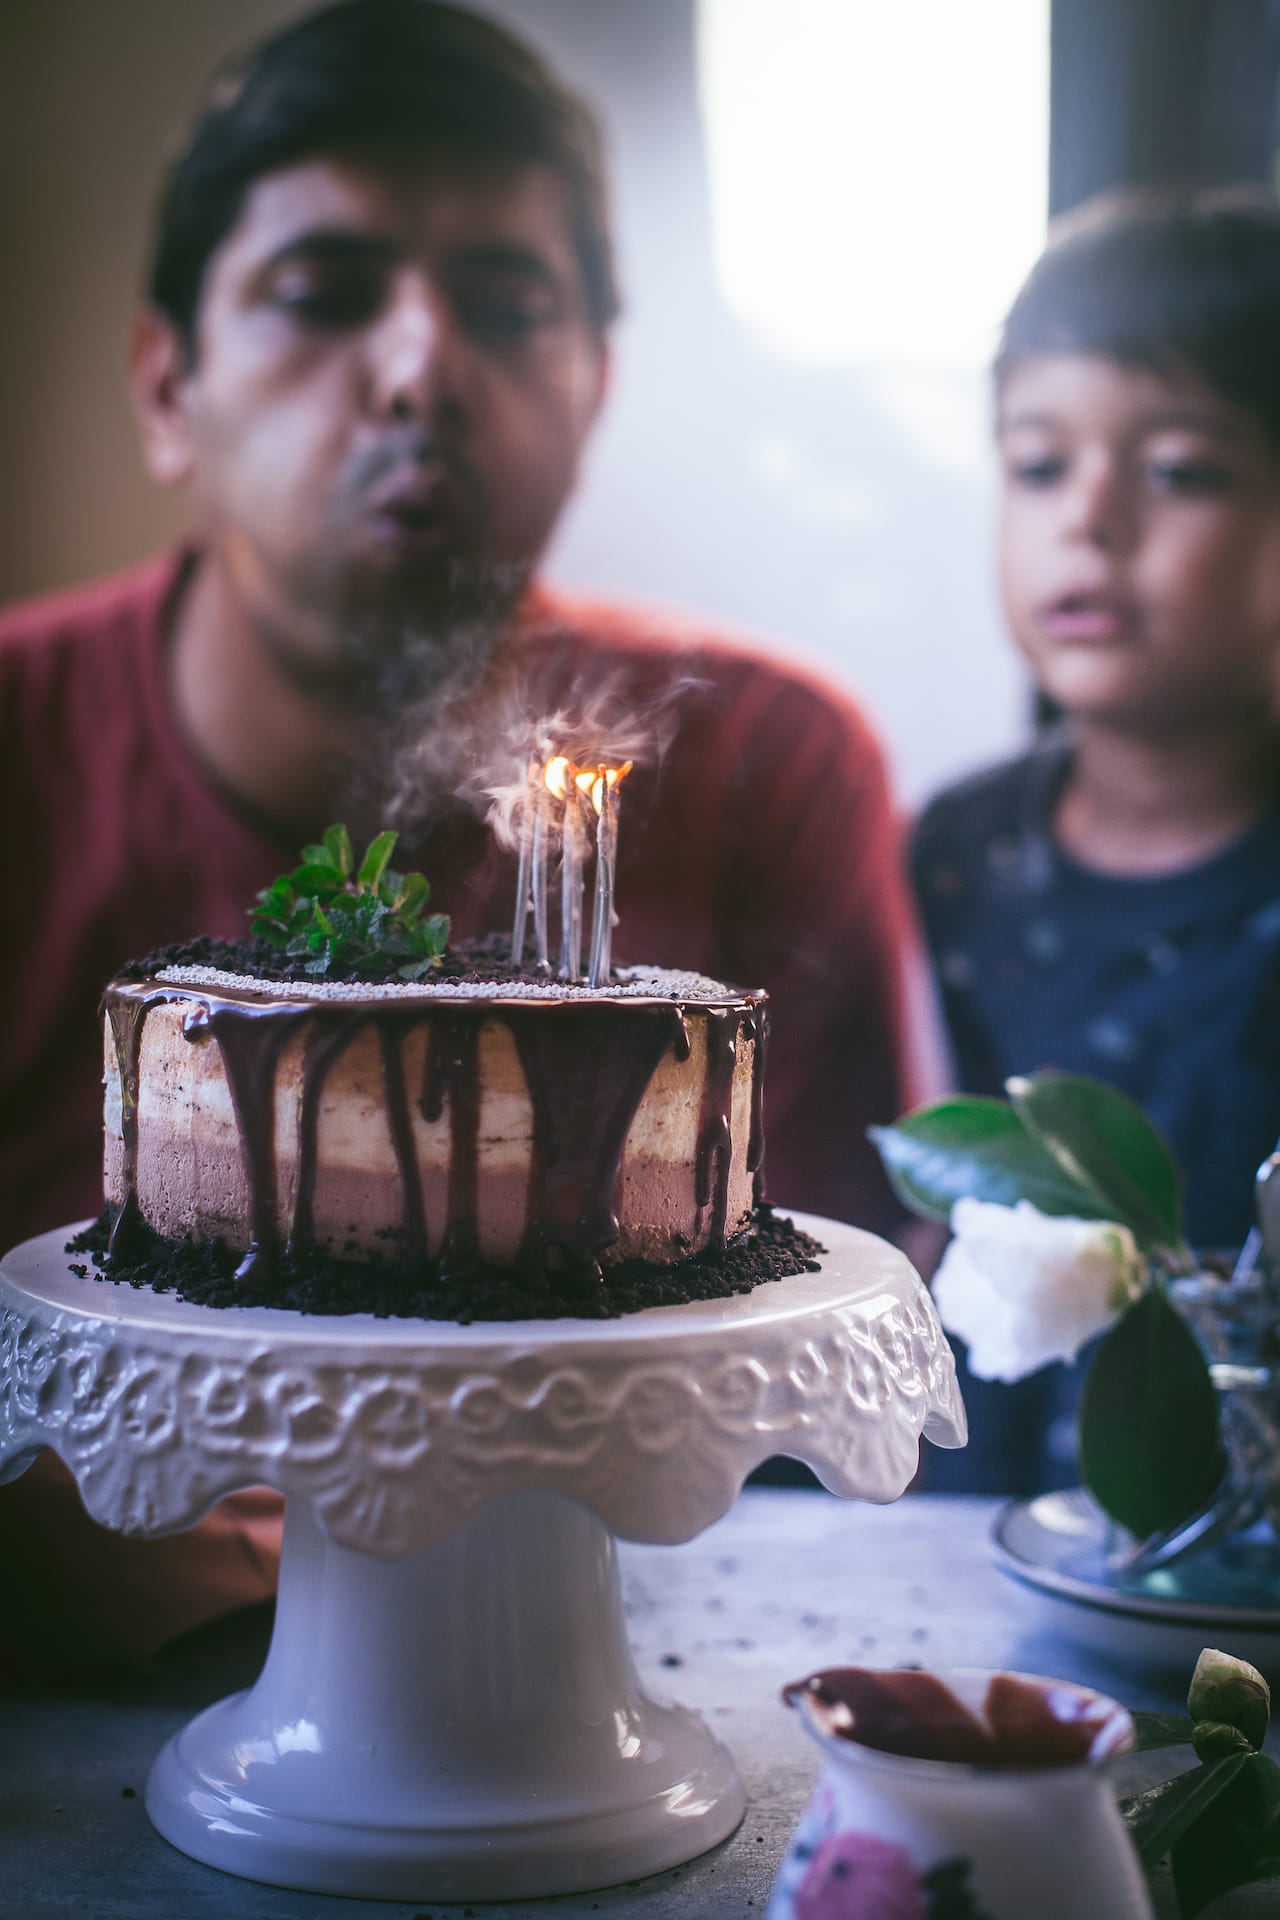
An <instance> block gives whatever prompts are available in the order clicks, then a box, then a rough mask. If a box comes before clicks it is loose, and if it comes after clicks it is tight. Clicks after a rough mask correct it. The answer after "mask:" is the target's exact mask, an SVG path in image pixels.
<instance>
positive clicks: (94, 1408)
mask: <svg viewBox="0 0 1280 1920" xmlns="http://www.w3.org/2000/svg"><path fill="white" fill-rule="evenodd" d="M799 1217H800V1219H801V1223H802V1224H804V1225H806V1226H807V1227H808V1228H809V1229H810V1231H812V1232H814V1233H816V1234H817V1235H818V1236H819V1237H820V1238H821V1239H822V1241H823V1242H824V1244H825V1245H826V1247H827V1248H828V1249H829V1251H828V1254H827V1256H826V1257H825V1258H824V1260H823V1263H822V1268H821V1271H820V1272H818V1273H814V1274H800V1275H797V1276H795V1277H794V1278H791V1279H788V1280H784V1281H780V1282H774V1283H770V1284H766V1285H764V1286H761V1287H758V1288H756V1289H755V1291H754V1292H752V1293H750V1294H746V1295H739V1296H736V1297H734V1298H733V1299H730V1300H724V1301H714V1302H702V1303H698V1304H695V1305H691V1306H682V1307H662V1308H654V1309H650V1310H648V1311H646V1312H644V1313H641V1314H635V1315H631V1316H628V1317H627V1318H625V1319H622V1320H614V1321H584V1320H553V1321H520V1322H487V1323H479V1324H476V1325H473V1326H469V1327H464V1326H457V1325H453V1324H452V1323H449V1324H446V1323H442V1322H436V1321H433V1322H425V1321H411V1320H378V1319H375V1318H373V1317H372V1316H370V1315H364V1314H360V1315H348V1316H343V1317H332V1318H321V1317H311V1316H304V1315H300V1314H295V1313H284V1312H276V1311H273V1310H271V1309H267V1308H245V1309H232V1310H230V1311H226V1312H214V1311H211V1310H210V1309H208V1308H204V1307H198V1306H194V1305H190V1304H188V1303H186V1302H183V1301H179V1300H176V1299H174V1298H173V1297H172V1296H169V1295H161V1294H153V1293H148V1292H135V1291H133V1290H131V1289H126V1288H118V1287H113V1286H111V1285H108V1284H106V1283H104V1282H102V1281H99V1280H96V1279H95V1278H94V1277H93V1276H92V1274H90V1275H89V1276H88V1277H86V1278H83V1279H82V1278H80V1277H78V1276H77V1275H76V1274H74V1273H73V1272H72V1271H71V1266H70V1262H69V1259H68V1256H67V1255H66V1253H65V1252H64V1247H65V1243H66V1240H67V1238H68V1237H69V1234H70V1232H71V1231H72V1229H63V1230H61V1231H59V1232H55V1233H50V1234H45V1235H44V1236H42V1237H41V1238H39V1239H36V1240H31V1241H28V1242H26V1243H25V1244H24V1245H23V1246H21V1247H18V1248H16V1249H15V1250H14V1251H13V1252H12V1253H11V1254H9V1255H8V1256H7V1257H6V1258H5V1260H4V1261H3V1262H2V1263H0V1477H3V1478H13V1477H15V1476H16V1474H18V1473H20V1472H21V1471H23V1469H24V1468H25V1466H26V1465H28V1464H29V1462H30V1460H31V1458H32V1457H33V1455H34V1453H35V1451H36V1450H37V1449H38V1448H40V1447H42V1446H50V1447H53V1448H54V1449H55V1450H56V1451H57V1452H58V1453H59V1454H60V1455H61V1456H62V1458H63V1460H64V1461H65V1462H66V1464H67V1465H68V1466H69V1467H70V1468H71V1470H72V1472H73V1473H74V1474H75V1476H76V1478H77V1481H78V1483H79V1487H80V1492H81V1496H82V1498H83V1499H84V1502H85V1505H86V1506H87V1508H88V1509H89V1511H90V1513H92V1514H93V1515H94V1517H95V1518H96V1519H98V1520H100V1521H101V1522H103V1524H104V1525H107V1526H111V1527H116V1528H119V1529H121V1530H123V1531H126V1532H136V1533H148V1532H161V1531H166V1532H167V1531H173V1530H176V1529H179V1528H182V1527H185V1526H190V1525H192V1524H193V1523H194V1522H195V1521H196V1520H197V1519H198V1518H199V1517H200V1516H201V1514H203V1513H204V1512H206V1511H207V1510H208V1508H209V1507H210V1506H211V1505H212V1504H213V1502H214V1501H215V1500H217V1499H218V1498H219V1497H221V1495H223V1494H225V1493H229V1492H232V1491H234V1490H235V1489H237V1488H241V1487H246V1486H251V1485H263V1484H265V1485H269V1486H273V1487H277V1488H279V1489H280V1491H281V1492H283V1493H284V1494H285V1495H286V1498H287V1509H286V1520H285V1538H284V1553H283V1560H282V1564H281V1572H280V1599H279V1606H278V1610H277V1617H276V1625H275V1631H274V1634H273V1638H272V1643H271V1647H270V1650H269V1652H268V1655H267V1660H266V1664H265V1666H264V1668H263V1672H262V1675H261V1677H260V1678H259V1680H258V1681H257V1683H256V1684H255V1685H254V1686H253V1687H252V1688H250V1689H249V1690H248V1691H247V1692H245V1693H243V1694H239V1695H236V1696H233V1697H232V1698H230V1699H228V1700H224V1701H221V1702H219V1703H218V1704H217V1705H216V1706H213V1707H211V1708H209V1709H207V1710H206V1711H205V1712H204V1713H202V1714H200V1715H198V1716H197V1717H196V1718H195V1719H194V1720H193V1721H191V1722H190V1723H189V1725H188V1726H187V1727H185V1728H184V1729H183V1730H182V1732H181V1733H179V1734H178V1735H177V1736H176V1737H175V1738H174V1739H173V1740H171V1741H170V1742H169V1743H168V1745H167V1746H166V1747H165V1748H164V1749H163V1751H162V1752H161V1754H160V1755H159V1757H158V1759H157V1760H156V1763H155V1766H154V1767H153V1769H152V1773H151V1778H150V1781H149V1783H148V1787H147V1809H148V1812H149V1813H150V1815H151V1818H152V1821H153V1822H154V1824H155V1825H156V1827H157V1828H158V1829H159V1831H160V1832H161V1833H162V1834H163V1835H164V1836H165V1838H166V1839H168V1840H170V1841H172V1842H173V1844H174V1845H176V1846H178V1847H180V1848H182V1849H183V1850H184V1851H185V1852H187V1853H189V1854H191V1855H193V1856H194V1857H195V1858H196V1859H199V1860H203V1861H206V1862H207V1863H209V1864H210V1865H212V1866H216V1867H220V1868H223V1869H224V1870H226V1871H228V1872H232V1873H237V1874H242V1875H245V1876H247V1877H249V1878H251V1879H258V1880H264V1881H269V1882H273V1883H276V1884H279V1885H284V1886H293V1887H299V1888H304V1889H307V1890H310V1891H314V1892H323V1893H349V1894H357V1895H364V1896H366V1897H377V1896H381V1897H384V1898H389V1899H402V1900H429V1899H435V1900H446V1899H511V1898H523V1897H533V1896H535V1895H538V1894H549V1893H569V1892H574V1891H579V1890H583V1889H585V1888H588V1887H592V1886H603V1885H607V1884H609V1883H612V1882H615V1881H618V1880H625V1879H633V1878H636V1877H638V1876H639V1875H642V1874H646V1873H655V1872H659V1871H661V1870H662V1869H664V1868H668V1867H672V1866H675V1865H678V1864H679V1863H681V1862H682V1861H684V1860H688V1859H691V1858H692V1857H693V1856H694V1855H695V1854H697V1853H700V1852H702V1851H704V1850H705V1849H706V1848H707V1847H710V1846H713V1845H715V1844H716V1842H718V1841H719V1840H722V1839H724V1838H725V1837H726V1836H727V1835H728V1834H729V1833H731V1832H732V1831H733V1828H734V1827H735V1826H736V1825H737V1823H738V1821H739V1820H740V1818H741V1817H742V1813H743V1810H744V1805H745V1801H744V1797H743V1792H742V1787H741V1783H740V1781H739V1779H738V1775H737V1771H736V1769H735V1767H734V1764H733V1761H732V1759H731V1757H730V1756H729V1754H728V1753H727V1752H726V1751H725V1749H724V1748H723V1747H722V1746H721V1745H720V1743H719V1742H718V1741H717V1740H716V1739H715V1738H714V1737H713V1735H712V1734H711V1732H710V1730H709V1728H708V1727H707V1726H706V1725H705V1723H704V1722H703V1721H702V1720H701V1719H700V1718H699V1717H698V1716H697V1715H696V1714H693V1713H691V1712H689V1711H688V1710H687V1709H685V1708H682V1707H679V1706H675V1705H669V1704H666V1703H663V1702H660V1701H657V1700H655V1699H653V1698H651V1697H650V1696H648V1695H647V1694H645V1693H644V1692H643V1690H642V1689H641V1687H640V1683H639V1680H638V1677H637V1675H636V1672H635V1667H634V1664H633V1661H632V1657H631V1652H630V1648H629V1646H628V1644H627V1638H626V1630H625V1624H624V1621H623V1616H622V1605H621V1597H620V1588H619V1580H618V1570H617V1559H616V1551H615V1538H617V1537H621V1538H623V1539H631V1540H640V1541H646V1542H651V1543H672V1544H674V1543H676V1542H679V1541H682V1540H688V1539H691V1538H692V1537H693V1536H694V1535H695V1534H697V1533H699V1532H701V1531H702V1529H703V1528H705V1527H707V1526H710V1525H711V1523H712V1522H713V1521H715V1520H717V1519H719V1518H720V1517H721V1516H722V1515H723V1514H724V1513H726V1512H727V1511H728V1509H729V1508H730V1507H731V1506H732V1504H733V1502H734V1500H735V1498H736V1497H737V1493H738V1491H739V1489H740V1487H741V1485H742V1482H743V1480H744V1479H745V1478H746V1476H747V1474H748V1473H749V1472H750V1471H751V1469H752V1468H753V1467H755V1466H757V1465H758V1464H759V1463H760V1462H761V1461H762V1460H764V1459H766V1458H768V1456H769V1455H771V1454H773V1453H788V1454H791V1455H793V1456H794V1457H796V1458H797V1459H801V1460H803V1461H805V1462H807V1463H808V1464H809V1465H810V1466H811V1467H812V1468H813V1469H814V1471H815V1472H816V1473H817V1474H818V1475H819V1477H820V1478H821V1479H822V1481H823V1483H824V1484H825V1485H826V1486H827V1487H829V1488H830V1489H831V1491H832V1492H834V1493H837V1494H840V1495H843V1496H845V1497H846V1498H852V1499H863V1500H873V1501H890V1500H894V1499H896V1498H897V1497H898V1496H899V1495H900V1494H901V1493H902V1492H903V1491H904V1490H905V1488H906V1487H907V1485H908V1483H909V1481H910V1479H911V1477H912V1475H913V1473H914V1472H915V1468H916V1463H917V1458H918V1450H919V1441H920V1438H921V1435H922V1434H923V1435H924V1436H926V1437H928V1438H929V1439H931V1440H933V1441H935V1442H936V1443H937V1444H939V1445H942V1446H959V1445H963V1443H964V1439H965V1419H964V1410H963V1407H962V1405H961V1402H960V1398H959V1394H958V1392H957V1389H956V1384H955V1373H954V1367H953V1364H952V1361H951V1354H950V1349H949V1347H948V1346H947V1343H946V1340H945V1338H944V1337H943V1335H942V1333H941V1330H940V1328H939V1326H938V1322H937V1319H936V1317H935V1315H934V1312H933V1307H932V1304H931V1302H930V1300H929V1297H928V1294H927V1293H926V1291H925V1290H924V1288H923V1287H922V1286H921V1284H920V1282H919V1280H918V1279H917V1277H916V1275H915V1273H914V1270H913V1269H912V1268H911V1266H910V1264H909V1263H908V1262H907V1260H906V1259H905V1258H904V1256H902V1255H901V1254H899V1253H898V1252H897V1251H896V1250H895V1249H894V1248H892V1247H890V1246H888V1245H887V1244H886V1243H885V1242H883V1241H881V1240H877V1239H876V1238H874V1237H873V1236H871V1235H869V1234H865V1233H860V1232H858V1231H857V1230H856V1229H854V1228H851V1227H845V1226H841V1225H838V1224H837V1223H835V1222H828V1221H821V1220H813V1219H805V1218H804V1216H799Z"/></svg>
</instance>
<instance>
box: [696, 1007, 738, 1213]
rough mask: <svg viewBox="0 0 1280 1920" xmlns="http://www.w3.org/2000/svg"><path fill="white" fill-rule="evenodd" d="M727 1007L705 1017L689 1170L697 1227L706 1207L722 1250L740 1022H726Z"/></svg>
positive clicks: (731, 1144) (731, 1145)
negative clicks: (694, 1149)
mask: <svg viewBox="0 0 1280 1920" xmlns="http://www.w3.org/2000/svg"><path fill="white" fill-rule="evenodd" d="M731 1011H732V1010H731V1009H730V1008H728V1007H713V1008H712V1009H711V1011H710V1013H709V1015H708V1018H707V1077H706V1080H705V1082H704V1085H703V1092H702V1114H701V1117H700V1119H699V1121H698V1158H697V1163H696V1165H695V1167H694V1176H693V1180H694V1198H695V1200H696V1201H697V1203H698V1224H699V1226H701V1224H702V1218H703V1215H704V1213H705V1212H706V1209H707V1208H708V1207H711V1209H712V1212H711V1236H710V1244H711V1245H712V1246H713V1247H722V1246H723V1245H724V1234H725V1226H726V1224H727V1222H728V1218H729V1168H730V1164H731V1161H732V1149H733V1130H732V1124H731V1122H732V1106H733V1070H734V1068H735V1066H736V1065H737V1062H738V1035H739V1033H740V1032H741V1030H742V1025H743V1023H742V1020H741V1018H739V1019H736V1020H734V1019H731Z"/></svg>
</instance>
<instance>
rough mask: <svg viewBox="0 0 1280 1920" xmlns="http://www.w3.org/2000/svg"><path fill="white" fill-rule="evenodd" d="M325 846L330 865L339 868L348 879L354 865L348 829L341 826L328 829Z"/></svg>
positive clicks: (344, 877) (326, 830)
mask: <svg viewBox="0 0 1280 1920" xmlns="http://www.w3.org/2000/svg"><path fill="white" fill-rule="evenodd" d="M324 846H325V852H326V853H327V854H328V856H329V861H330V864H331V865H332V866H334V867H336V868H337V870H338V872H339V873H340V874H341V875H342V877H343V879H344V880H346V879H348V878H349V877H350V874H351V868H352V865H353V855H352V852H351V835H350V834H349V833H348V832H347V830H346V828H345V827H344V826H341V825H338V826H333V827H326V829H325V835H324Z"/></svg>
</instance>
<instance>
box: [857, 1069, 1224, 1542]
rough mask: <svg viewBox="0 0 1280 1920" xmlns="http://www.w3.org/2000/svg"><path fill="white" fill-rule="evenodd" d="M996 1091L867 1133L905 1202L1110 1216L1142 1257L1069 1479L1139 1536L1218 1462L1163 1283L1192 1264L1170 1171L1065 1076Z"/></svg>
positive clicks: (1132, 1111)
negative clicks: (1020, 1205) (1143, 1268)
mask: <svg viewBox="0 0 1280 1920" xmlns="http://www.w3.org/2000/svg"><path fill="white" fill-rule="evenodd" d="M1007 1091H1008V1095H1009V1098H1008V1100H1007V1101H1004V1100H995V1099H991V1098H989V1097H986V1096H977V1095H954V1096H952V1097H950V1098H948V1099H945V1100H939V1101H935V1102H934V1103H933V1104H932V1105H930V1106H926V1107H920V1108H918V1109H917V1110H916V1111H915V1112H913V1113H908V1114H906V1115H905V1116H904V1117H903V1118H902V1119H900V1120H898V1121H897V1122H896V1123H895V1124H894V1125H893V1126H891V1127H873V1128H871V1129H870V1133H871V1138H872V1140H873V1141H874V1142H875V1145H876V1147H877V1148H878V1150H879V1153H880V1157H881V1159H882V1160H883V1162H884V1165H885V1170H886V1172H887V1173H888V1175H889V1179H890V1181H891V1183H892V1185H893V1187H894V1190H895V1192H896V1193H897V1195H898V1197H899V1199H900V1200H901V1201H902V1202H903V1204H904V1205H905V1206H907V1207H909V1208H910V1209H911V1210H912V1212H914V1213H918V1214H922V1215H923V1216H924V1217H925V1218H926V1219H932V1220H944V1221H945V1220H949V1219H950V1217H951V1210H952V1208H953V1207H954V1205H955V1203H956V1201H957V1200H960V1199H962V1198H964V1197H965V1196H966V1195H967V1196H970V1197H972V1198H973V1199H975V1200H985V1201H987V1202H989V1203H992V1204H994V1205H997V1206H1005V1207H1012V1206H1014V1205H1015V1204H1016V1203H1017V1202H1018V1201H1019V1200H1027V1201H1029V1202H1030V1203H1031V1205H1032V1206H1034V1207H1035V1208H1037V1209H1038V1210H1039V1212H1041V1213H1045V1214H1053V1215H1058V1216H1069V1217H1072V1218H1074V1219H1079V1220H1108V1221H1117V1222H1118V1223H1119V1224H1120V1225H1121V1226H1125V1227H1128V1229H1129V1230H1130V1232H1131V1233H1132V1234H1133V1237H1134V1239H1135V1241H1136V1242H1137V1244H1138V1246H1139V1247H1140V1248H1141V1249H1142V1250H1143V1252H1144V1253H1145V1254H1146V1256H1147V1271H1148V1282H1149V1284H1148V1286H1147V1288H1146V1290H1145V1291H1144V1292H1143V1293H1142V1294H1141V1295H1140V1296H1139V1298H1138V1299H1137V1300H1136V1301H1135V1302H1134V1303H1133V1305H1132V1306H1131V1307H1129V1308H1128V1309H1127V1310H1126V1312H1125V1313H1124V1314H1122V1315H1121V1317H1120V1318H1119V1320H1117V1321H1116V1323H1115V1325H1114V1326H1112V1327H1111V1328H1110V1329H1109V1330H1108V1331H1107V1332H1106V1333H1105V1334H1104V1335H1103V1336H1102V1338H1101V1340H1100V1342H1099V1344H1098V1347H1097V1349H1096V1351H1095V1353H1094V1355H1093V1359H1092V1362H1091V1364H1090V1368H1089V1374H1088V1378H1087V1380H1086V1382H1085V1387H1084V1393H1083V1396H1082V1399H1081V1405H1080V1428H1079V1453H1080V1474H1081V1478H1082V1479H1083V1481H1084V1483H1085V1485H1086V1486H1087V1487H1088V1488H1089V1490H1090V1492H1091V1493H1092V1494H1093V1496H1094V1498H1095V1499H1096V1500H1097V1501H1098V1503H1099V1505H1100V1506H1102V1507H1103V1509H1104V1510H1105V1511H1106V1512H1107V1513H1109V1514H1110V1515H1111V1517H1112V1519H1113V1520H1118V1521H1119V1522H1120V1524H1121V1525H1122V1526H1124V1527H1127V1528H1128V1529H1129V1530H1130V1532H1131V1533H1133V1534H1135V1535H1136V1536H1137V1537H1138V1539H1139V1540H1146V1539H1149V1538H1151V1537H1153V1536H1158V1535H1161V1534H1165V1533H1167V1532H1169V1531H1170V1530H1171V1529H1173V1528H1174V1527H1176V1526H1177V1525H1179V1524H1180V1523H1181V1522H1182V1521H1184V1520H1186V1519H1187V1518H1188V1516H1189V1515H1191V1514H1193V1513H1195V1512H1196V1511H1197V1509H1198V1508H1200V1507H1201V1506H1202V1505H1203V1503H1204V1502H1205V1501H1206V1500H1207V1499H1208V1498H1209V1497H1210V1495H1211V1494H1212V1493H1213V1490H1214V1488H1215V1486H1216V1485H1217V1483H1218V1481H1219V1479H1220V1478H1221V1474H1222V1468H1223V1453H1222V1440H1221V1429H1220V1417H1219V1411H1218V1399H1217V1391H1216V1389H1215V1387H1214V1385H1213V1381H1212V1378H1211V1376H1210V1373H1209V1368H1208V1363H1207V1361H1206V1360H1205V1358H1204V1355H1203V1353H1202V1352H1201V1350H1200V1347H1199V1345H1198V1343H1197V1341H1196V1339H1195V1336H1194V1335H1193V1334H1192V1332H1191V1331H1190V1329H1189V1328H1188V1327H1187V1325H1186V1323H1185V1321H1184V1320H1183V1319H1182V1316H1181V1315H1180V1314H1179V1313H1178V1311H1177V1309H1176V1308H1175V1307H1174V1306H1173V1305H1172V1303H1171V1302H1170V1299H1169V1296H1168V1293H1167V1291H1166V1282H1167V1280H1168V1279H1169V1277H1171V1276H1172V1275H1175V1274H1180V1273H1191V1272H1194V1271H1195V1266H1196V1261H1195V1255H1194V1254H1193V1253H1192V1251H1191V1248H1190V1247H1189V1246H1188V1244H1187V1242H1186V1239H1185V1237H1184V1234H1183V1228H1182V1191H1181V1179H1180V1176H1179V1172H1178V1168H1177V1165H1176V1163H1175V1162H1174V1159H1173V1156H1172V1154H1171V1153H1170V1151H1169V1148H1168V1146H1167V1145H1166V1143H1165V1140H1164V1138H1163V1136H1162V1135H1161V1134H1160V1132H1159V1131H1158V1129H1157V1128H1155V1127H1154V1126H1153V1125H1152V1124H1151V1122H1150V1121H1149V1120H1148V1119H1147V1117H1146V1115H1145V1114H1144V1113H1143V1111H1142V1109H1141V1108H1140V1107H1138V1106H1137V1105H1135V1103H1134V1102H1133V1101H1132V1100H1130V1099H1128V1098H1127V1097H1126V1096H1125V1095H1124V1094H1122V1093H1119V1092H1117V1090H1116V1089H1115V1088H1114V1087H1108V1086H1104V1085H1102V1084H1101V1083H1100V1082H1098V1081H1095V1080H1087V1079H1083V1078H1080V1077H1079V1076H1077V1075H1074V1074H1067V1073H1033V1074H1028V1075H1026V1076H1025V1077H1019V1078H1017V1079H1012V1080H1010V1081H1008V1083H1007Z"/></svg>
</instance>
